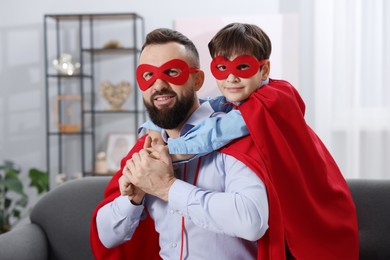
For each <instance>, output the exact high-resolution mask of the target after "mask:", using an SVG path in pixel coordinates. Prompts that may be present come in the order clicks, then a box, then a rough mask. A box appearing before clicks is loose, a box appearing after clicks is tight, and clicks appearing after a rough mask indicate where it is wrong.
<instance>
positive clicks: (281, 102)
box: [91, 80, 359, 260]
mask: <svg viewBox="0 0 390 260" xmlns="http://www.w3.org/2000/svg"><path fill="white" fill-rule="evenodd" d="M240 111H241V113H242V115H243V117H244V120H245V122H246V124H247V126H248V129H249V132H250V134H251V135H250V136H246V137H243V138H241V139H238V140H236V141H234V142H232V143H231V144H229V145H227V146H225V147H224V148H223V149H221V152H224V153H226V154H229V155H232V156H234V157H235V158H237V159H238V160H240V161H242V162H244V163H245V164H246V165H248V167H250V168H251V169H252V170H253V171H254V172H255V173H256V174H257V175H258V176H259V177H260V178H261V179H262V181H263V182H264V184H265V185H266V187H267V193H268V200H269V212H270V217H269V223H268V224H269V229H268V231H267V232H266V234H265V235H264V236H263V237H262V238H261V239H260V240H259V241H258V259H259V260H260V259H262V260H270V259H277V260H279V259H286V256H285V241H287V244H288V247H289V249H290V251H291V253H292V254H293V256H294V257H295V258H296V259H299V260H301V259H303V260H306V259H307V260H312V259H316V260H317V259H324V260H329V259H332V260H333V259H340V260H355V259H358V255H359V239H358V228H357V217H356V211H355V206H354V203H353V201H352V197H351V194H350V191H349V188H348V186H347V183H346V182H345V180H344V178H343V177H342V174H341V173H340V170H339V169H338V167H337V165H336V163H335V162H334V160H333V158H332V156H331V155H330V153H329V152H328V150H327V149H326V147H325V146H324V145H323V143H322V142H321V140H320V139H319V138H318V137H317V135H316V134H315V133H314V132H313V131H312V130H311V129H310V127H309V126H308V125H307V124H306V122H305V120H304V103H303V101H302V99H301V98H300V96H299V94H298V92H297V91H296V90H295V89H294V88H293V87H292V86H291V85H290V84H288V83H287V82H285V81H277V80H270V84H268V85H265V86H263V87H262V88H261V89H259V90H258V91H257V92H255V93H253V94H252V95H251V97H250V98H249V100H248V101H246V102H245V103H244V104H242V105H241V106H240ZM143 142H144V138H141V139H140V141H138V142H137V144H136V145H135V147H134V148H133V149H132V150H131V151H130V152H129V154H128V155H127V156H126V157H125V158H124V159H123V160H122V167H123V165H124V162H125V161H126V160H127V159H128V158H131V155H132V154H133V153H134V152H136V151H138V150H140V149H141V148H142V147H143ZM121 174H122V170H120V171H118V172H117V173H116V174H115V176H114V177H113V179H112V180H111V181H110V183H109V185H108V186H107V188H106V191H105V199H104V201H102V202H101V203H100V204H99V205H98V206H97V208H96V210H95V212H94V215H93V218H92V224H91V245H92V249H93V253H94V255H95V257H96V259H113V260H114V259H137V260H142V259H144V260H150V259H160V258H159V257H158V252H159V246H158V235H157V233H156V231H155V230H154V224H153V221H152V220H151V218H150V216H148V218H147V220H146V221H142V222H141V223H140V225H139V227H138V228H137V231H136V233H135V234H134V237H133V238H132V239H131V240H130V241H128V242H126V243H124V244H122V245H120V246H118V247H115V248H113V249H106V248H105V247H104V246H103V245H102V244H101V242H100V240H99V238H98V236H97V230H96V219H95V217H96V213H97V210H98V209H99V208H100V207H102V206H103V205H105V204H107V203H108V202H110V201H112V200H113V199H114V198H116V197H117V196H119V188H118V179H119V177H120V176H121Z"/></svg>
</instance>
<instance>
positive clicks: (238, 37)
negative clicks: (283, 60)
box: [208, 23, 272, 60]
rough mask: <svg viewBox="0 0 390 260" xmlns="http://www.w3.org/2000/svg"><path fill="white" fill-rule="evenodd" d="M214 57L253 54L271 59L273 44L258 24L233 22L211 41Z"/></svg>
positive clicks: (211, 53)
mask: <svg viewBox="0 0 390 260" xmlns="http://www.w3.org/2000/svg"><path fill="white" fill-rule="evenodd" d="M208 46H209V51H210V55H211V57H212V58H214V57H216V56H224V57H226V58H229V57H231V56H233V55H252V56H255V57H256V58H257V59H258V60H264V59H269V57H270V55H271V50H272V45H271V40H270V39H269V37H268V35H267V34H266V33H265V32H264V31H263V30H262V29H261V28H260V27H258V26H257V25H254V24H246V23H231V24H228V25H226V26H225V27H224V28H222V29H221V30H219V32H217V34H216V35H215V36H214V37H213V38H212V39H211V41H210V42H209V45H208Z"/></svg>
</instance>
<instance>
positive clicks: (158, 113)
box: [144, 89, 195, 129]
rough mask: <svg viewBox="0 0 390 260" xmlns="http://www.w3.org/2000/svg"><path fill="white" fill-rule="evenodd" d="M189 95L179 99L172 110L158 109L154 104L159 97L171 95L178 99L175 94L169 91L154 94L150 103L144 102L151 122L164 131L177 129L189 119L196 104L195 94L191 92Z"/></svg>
mask: <svg viewBox="0 0 390 260" xmlns="http://www.w3.org/2000/svg"><path fill="white" fill-rule="evenodd" d="M187 93H189V94H187V95H186V93H185V94H184V95H183V96H182V98H181V99H180V98H178V99H177V102H176V103H175V105H174V106H173V107H172V108H161V109H158V108H157V107H155V106H154V102H153V100H154V98H155V96H157V95H163V94H171V95H173V96H175V97H177V95H176V93H175V92H173V91H170V90H168V89H163V90H162V91H159V92H156V93H154V94H153V95H152V96H151V98H150V103H147V102H145V100H144V104H145V107H146V109H147V111H148V114H149V117H150V120H152V122H153V123H154V124H155V125H157V126H159V127H161V128H163V129H175V128H177V127H178V126H179V125H180V124H181V123H182V122H183V121H184V120H185V119H186V118H187V115H188V113H189V112H190V110H191V108H192V107H193V105H194V102H195V95H194V92H193V91H191V92H187Z"/></svg>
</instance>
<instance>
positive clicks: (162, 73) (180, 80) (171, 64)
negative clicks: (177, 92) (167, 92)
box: [136, 59, 199, 91]
mask: <svg viewBox="0 0 390 260" xmlns="http://www.w3.org/2000/svg"><path fill="white" fill-rule="evenodd" d="M169 70H177V71H178V74H177V75H176V76H174V77H172V76H170V75H169ZM198 71H199V69H198V68H190V67H189V66H188V64H187V63H186V62H185V61H183V60H179V59H173V60H170V61H167V62H166V63H164V64H163V65H161V66H160V67H155V66H153V65H149V64H141V65H139V66H138V68H137V72H136V76H137V82H138V85H139V88H140V89H141V90H142V91H145V90H147V89H148V88H150V87H151V86H152V85H153V83H154V82H155V81H156V80H157V79H161V80H164V81H168V82H169V83H172V84H175V85H183V84H184V83H186V82H187V80H188V77H189V76H190V73H191V72H198ZM145 73H151V74H150V78H147V79H146V78H144V75H145Z"/></svg>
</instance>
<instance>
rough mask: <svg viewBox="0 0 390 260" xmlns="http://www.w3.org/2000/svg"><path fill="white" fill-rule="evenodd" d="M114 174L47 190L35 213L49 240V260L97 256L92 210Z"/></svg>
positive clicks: (33, 216)
mask: <svg viewBox="0 0 390 260" xmlns="http://www.w3.org/2000/svg"><path fill="white" fill-rule="evenodd" d="M110 178H111V177H86V178H83V179H79V180H72V181H68V182H66V183H64V184H62V185H61V186H58V187H56V188H54V189H53V190H51V191H50V192H49V193H47V194H46V195H45V196H44V197H43V198H42V199H41V200H39V201H38V203H37V204H36V205H35V207H34V209H33V211H32V212H31V216H30V218H31V222H32V223H35V224H37V225H39V226H41V227H42V229H43V230H44V232H45V233H46V236H47V238H48V241H49V244H50V246H49V248H50V251H49V259H57V260H60V259H72V260H74V259H85V260H86V259H93V255H92V251H91V249H90V248H91V247H90V240H89V230H90V225H91V218H92V213H93V211H94V209H95V207H96V205H97V204H98V203H99V202H100V201H101V200H102V199H103V192H104V189H105V187H106V186H107V183H108V181H109V180H110Z"/></svg>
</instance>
